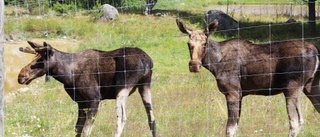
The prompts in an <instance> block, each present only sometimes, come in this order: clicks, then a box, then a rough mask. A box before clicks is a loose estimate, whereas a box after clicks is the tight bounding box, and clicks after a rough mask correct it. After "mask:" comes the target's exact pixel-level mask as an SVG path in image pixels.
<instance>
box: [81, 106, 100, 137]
mask: <svg viewBox="0 0 320 137" xmlns="http://www.w3.org/2000/svg"><path fill="white" fill-rule="evenodd" d="M99 103H100V101H99V100H90V101H89V102H88V106H89V108H87V110H86V116H87V118H86V121H85V124H84V127H83V131H82V132H83V133H82V134H83V135H84V136H85V137H87V136H89V135H90V133H91V130H92V127H93V122H94V120H95V117H96V114H97V112H98V109H99Z"/></svg>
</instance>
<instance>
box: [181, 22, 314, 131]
mask: <svg viewBox="0 0 320 137" xmlns="http://www.w3.org/2000/svg"><path fill="white" fill-rule="evenodd" d="M177 25H178V28H179V29H180V31H181V32H183V33H186V34H188V35H189V41H188V47H189V50H190V57H191V60H190V62H189V70H190V71H191V72H199V71H200V68H201V66H204V67H205V68H206V69H208V70H209V71H210V72H211V73H212V74H213V75H214V76H215V78H216V82H217V85H218V88H219V90H220V91H221V92H222V93H223V94H224V95H225V97H226V101H227V107H228V121H227V127H226V134H227V136H228V137H233V136H235V134H236V130H237V127H238V122H239V119H240V113H241V101H242V98H243V97H245V96H247V95H265V96H269V95H276V94H280V93H283V94H284V96H285V99H286V106H287V111H288V116H289V121H290V122H289V124H290V132H289V136H291V137H295V136H297V134H298V133H299V130H300V128H301V126H302V124H303V117H302V114H301V109H300V93H301V92H302V91H303V92H304V94H305V95H307V97H308V98H309V100H310V101H311V102H312V103H313V105H314V107H315V109H316V110H317V111H318V112H320V106H319V105H320V104H319V103H320V90H319V86H318V84H319V79H320V73H319V72H317V70H318V65H319V59H318V57H317V55H318V50H317V49H316V47H315V46H314V45H312V44H310V43H308V42H305V41H301V40H290V41H283V42H274V43H270V44H262V45H257V44H253V43H251V42H249V41H247V40H243V39H230V40H226V41H222V42H215V41H212V40H210V39H209V35H210V33H211V32H214V31H215V30H216V29H217V27H218V22H217V21H216V20H215V21H213V22H211V23H210V24H208V25H207V28H206V30H204V31H201V30H192V29H191V28H189V27H188V26H186V25H185V24H184V23H183V22H182V21H180V20H179V19H177Z"/></svg>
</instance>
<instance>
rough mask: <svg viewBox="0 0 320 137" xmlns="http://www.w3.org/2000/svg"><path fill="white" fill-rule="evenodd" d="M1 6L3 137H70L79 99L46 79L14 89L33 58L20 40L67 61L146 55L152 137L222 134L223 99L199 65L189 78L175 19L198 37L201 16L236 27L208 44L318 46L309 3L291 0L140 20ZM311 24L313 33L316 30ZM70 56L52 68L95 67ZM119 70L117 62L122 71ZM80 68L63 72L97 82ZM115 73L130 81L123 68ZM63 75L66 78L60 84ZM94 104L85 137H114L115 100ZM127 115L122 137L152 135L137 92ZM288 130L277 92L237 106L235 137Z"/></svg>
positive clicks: (305, 105) (221, 4) (163, 10)
mask: <svg viewBox="0 0 320 137" xmlns="http://www.w3.org/2000/svg"><path fill="white" fill-rule="evenodd" d="M5 3H6V5H5V24H4V26H5V54H4V60H5V92H6V95H5V99H6V102H5V106H6V109H5V116H6V117H5V125H4V126H5V135H6V136H24V137H27V136H50V137H51V136H52V137H53V136H75V132H74V126H75V124H76V121H77V118H78V106H77V103H76V102H81V101H76V102H74V101H73V100H72V99H74V97H72V96H73V95H71V98H70V97H69V95H68V94H67V93H66V92H65V89H64V86H63V84H62V83H60V82H58V81H57V80H55V79H53V78H51V80H50V81H49V82H45V78H44V77H39V78H37V79H34V80H33V81H32V82H31V83H30V84H29V85H20V84H18V82H17V78H18V74H19V72H20V70H21V69H22V68H23V67H24V66H26V65H27V64H28V63H30V62H31V61H32V60H33V59H34V58H35V55H32V54H27V53H22V52H20V51H19V47H30V46H29V44H28V43H27V41H33V42H36V43H39V44H41V45H42V44H43V42H46V43H49V44H50V45H51V46H52V47H53V48H55V49H58V50H60V51H63V52H65V53H80V52H81V51H83V50H86V49H97V50H103V51H112V50H115V49H118V48H123V47H138V48H140V49H142V50H143V51H145V52H146V53H147V54H148V55H149V56H150V57H151V58H152V60H153V69H152V71H153V74H152V82H151V83H150V84H151V91H152V102H153V113H154V115H155V120H156V122H157V135H158V136H162V137H171V136H172V137H173V136H180V137H189V136H195V137H203V136H225V132H226V124H227V119H228V109H227V104H226V103H227V102H226V98H225V96H224V94H222V93H221V92H220V91H219V88H218V87H217V83H216V78H215V77H214V76H213V75H212V73H211V72H210V71H208V70H206V69H205V68H203V67H202V68H201V72H199V73H190V72H189V66H188V63H189V60H190V55H189V52H190V51H189V49H188V45H187V42H188V40H189V37H188V36H187V35H185V34H183V33H181V32H180V31H179V29H178V27H177V25H176V19H181V20H182V21H183V22H185V23H186V25H188V26H189V27H190V28H193V29H199V30H204V26H205V25H206V23H205V19H206V13H207V11H209V10H220V11H222V12H223V13H226V14H227V15H229V16H230V17H231V18H232V19H233V20H234V21H235V22H236V27H234V28H232V29H226V30H218V31H217V32H215V33H214V34H212V35H211V36H210V39H212V40H215V41H223V40H227V39H231V38H236V39H238V38H239V39H240V38H241V39H247V40H249V41H251V42H253V43H257V44H265V45H266V46H268V44H269V43H271V42H283V41H290V40H292V39H299V40H302V41H307V42H311V43H313V44H315V45H316V46H318V43H319V34H318V32H317V31H316V35H310V31H309V21H308V15H309V14H308V3H304V2H302V1H297V0H286V1H281V2H279V1H277V0H273V1H266V2H261V1H253V2H251V1H250V2H248V1H243V0H220V1H207V0H197V1H193V0H159V1H157V3H156V5H155V6H154V8H153V9H152V10H151V11H149V13H150V14H149V15H147V16H146V15H144V14H145V7H146V1H144V0H97V1H89V0H62V1H53V0H49V1H47V0H28V1H19V0H7V1H5ZM106 3H107V4H110V5H113V6H114V7H115V8H116V9H117V10H118V13H119V16H117V17H116V18H115V19H113V20H110V21H101V20H100V17H101V16H102V15H103V14H102V12H101V6H102V5H103V4H106ZM319 8H320V6H319V3H318V2H317V1H316V8H315V10H316V18H318V17H319V12H320V10H319ZM289 19H291V20H289ZM315 22H316V24H317V30H318V27H319V25H318V24H319V23H318V21H317V20H316V21H315ZM221 25H225V24H221ZM269 45H270V44H269ZM268 47H269V46H268ZM124 52H125V53H126V50H124ZM249 54H250V53H249ZM133 56H138V54H133ZM252 56H254V55H252ZM75 57H76V56H75V55H72V57H71V58H60V60H55V61H54V62H51V63H57V62H64V61H68V63H66V64H74V63H75V61H74V60H77V59H79V60H80V61H81V60H88V58H89V60H90V59H92V60H95V59H97V60H101V59H103V57H101V56H100V55H99V56H98V57H93V58H90V57H87V56H79V57H76V58H75ZM125 57H129V56H125ZM120 58H121V56H120ZM238 58H241V55H238ZM124 61H125V60H124ZM231 61H233V60H231ZM89 62H90V61H89ZM129 63H131V62H129ZM134 63H138V62H134ZM126 65H128V64H126V63H124V66H123V67H126ZM68 66H69V65H68ZM84 66H85V67H84V68H83V71H80V72H83V73H71V74H72V76H74V75H88V77H90V76H96V75H97V77H98V78H96V79H94V80H98V81H100V80H101V79H100V75H98V74H101V72H92V71H90V72H87V70H90V68H93V67H94V65H92V66H90V65H87V66H86V65H84ZM108 67H112V65H108ZM85 68H86V69H85ZM59 69H60V68H59ZM61 69H65V68H61ZM103 69H108V68H103ZM225 69H228V68H225ZM85 70H86V71H85ZM126 71H127V70H126ZM132 71H133V72H138V71H141V70H132ZM305 71H309V70H305ZM103 73H110V72H106V71H105V72H103ZM120 73H121V74H129V73H125V72H124V71H121V70H120ZM261 75H265V73H261ZM267 75H269V74H267ZM64 76H69V75H62V76H61V77H64ZM53 77H57V75H54V76H53ZM132 77H134V76H132ZM243 77H245V76H243ZM226 78H227V79H228V78H230V77H226ZM91 80H93V79H91ZM124 80H125V81H126V80H127V79H124ZM78 81H81V80H74V83H73V85H77V83H79V82H78ZM98 83H99V82H98ZM84 85H85V86H86V87H79V86H74V87H71V89H72V90H74V92H71V93H73V94H78V92H76V91H78V89H80V88H88V89H94V88H100V87H101V85H98V86H96V85H86V84H84ZM81 86H83V85H81ZM102 86H105V85H102ZM109 86H110V85H109ZM67 89H70V87H67ZM88 92H92V90H90V91H88ZM300 99H301V102H300V104H301V111H302V114H303V118H304V125H303V128H302V129H301V131H300V133H299V136H317V135H319V134H320V133H319V131H320V129H319V126H318V125H319V124H320V121H319V118H320V115H319V114H317V112H316V111H315V109H314V107H313V105H312V103H311V102H310V101H309V99H308V98H307V97H306V96H305V95H304V94H303V93H301V97H300ZM97 100H98V101H101V103H100V105H99V111H98V114H97V116H96V117H95V118H94V119H95V121H94V127H93V129H92V131H91V136H114V134H116V129H117V126H116V125H117V114H116V109H117V107H116V102H115V100H103V99H101V98H97ZM97 100H90V101H97ZM82 101H83V100H82ZM85 101H88V100H85ZM126 114H127V120H126V124H125V127H124V130H123V133H122V136H129V137H136V136H139V137H141V136H142V137H143V136H152V134H151V132H150V130H149V125H148V116H147V114H146V112H145V108H144V105H143V103H142V101H141V97H140V95H139V94H138V92H137V91H136V92H135V93H133V94H132V95H130V97H129V98H128V100H127V103H126ZM288 132H289V119H288V115H287V108H286V101H285V97H284V95H283V94H278V95H274V96H255V95H249V96H246V97H245V98H243V100H242V107H241V118H240V121H239V128H238V130H237V136H243V137H251V136H252V137H253V136H279V137H282V136H287V135H288Z"/></svg>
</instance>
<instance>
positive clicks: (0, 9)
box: [0, 0, 4, 137]
mask: <svg viewBox="0 0 320 137" xmlns="http://www.w3.org/2000/svg"><path fill="white" fill-rule="evenodd" d="M3 24H4V0H0V137H4V90H3V86H4V69H3V68H4V63H3V50H4V25H3Z"/></svg>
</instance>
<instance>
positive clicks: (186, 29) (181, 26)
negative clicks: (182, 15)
mask: <svg viewBox="0 0 320 137" xmlns="http://www.w3.org/2000/svg"><path fill="white" fill-rule="evenodd" d="M176 23H177V26H178V28H179V30H180V31H181V32H182V33H185V34H191V32H192V29H190V28H189V27H188V26H187V25H186V24H184V23H183V22H182V21H180V19H178V18H177V19H176Z"/></svg>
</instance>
